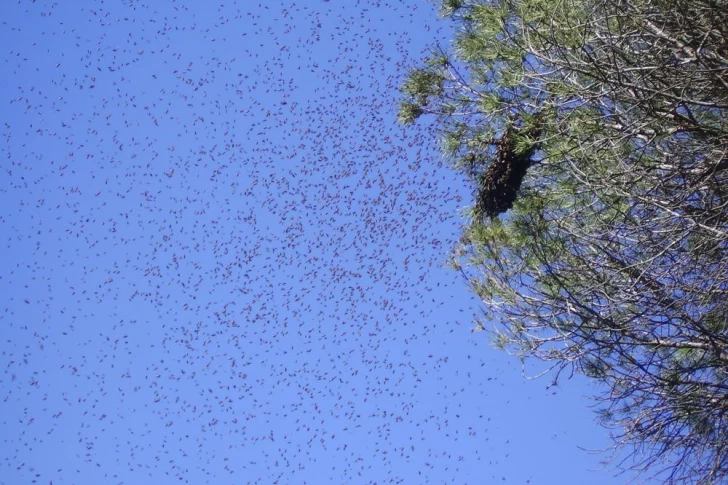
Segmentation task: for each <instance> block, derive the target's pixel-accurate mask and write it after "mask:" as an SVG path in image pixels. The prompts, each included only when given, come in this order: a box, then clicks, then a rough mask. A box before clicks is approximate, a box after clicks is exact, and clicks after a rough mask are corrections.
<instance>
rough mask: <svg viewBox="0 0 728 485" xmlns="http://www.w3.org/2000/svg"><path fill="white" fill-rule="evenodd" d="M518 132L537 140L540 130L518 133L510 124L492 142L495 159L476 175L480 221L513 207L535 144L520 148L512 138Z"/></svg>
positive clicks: (477, 208)
mask: <svg viewBox="0 0 728 485" xmlns="http://www.w3.org/2000/svg"><path fill="white" fill-rule="evenodd" d="M517 135H521V136H522V135H525V136H526V137H528V138H530V139H533V140H538V138H539V136H540V135H541V129H540V128H534V129H532V130H530V131H529V132H528V133H523V134H520V133H519V129H518V128H516V127H513V126H511V127H509V128H507V129H506V130H505V132H504V133H503V136H501V137H500V138H498V139H495V140H494V141H493V144H494V145H495V146H496V156H495V159H493V160H492V161H491V162H490V163H489V164H488V166H487V168H486V169H485V170H483V171H482V172H480V173H479V174H478V175H477V176H476V181H477V195H476V200H475V218H476V220H477V221H478V222H480V223H482V222H483V221H484V220H485V218H486V217H489V218H490V219H494V218H496V217H498V215H500V214H502V213H504V212H506V211H508V210H509V209H511V208H512V207H513V203H514V202H515V201H516V199H517V198H518V191H519V190H520V189H521V183H522V182H523V179H524V177H525V176H526V173H527V171H528V168H529V167H530V166H531V165H532V161H531V157H532V156H533V153H534V152H535V151H536V145H537V144H536V143H534V144H533V145H532V146H531V147H530V148H529V149H528V150H525V151H519V150H517V147H516V145H517V144H516V140H515V137H516V136H517Z"/></svg>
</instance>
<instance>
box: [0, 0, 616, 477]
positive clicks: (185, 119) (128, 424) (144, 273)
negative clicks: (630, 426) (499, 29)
mask: <svg viewBox="0 0 728 485" xmlns="http://www.w3.org/2000/svg"><path fill="white" fill-rule="evenodd" d="M0 20H1V25H0V45H2V51H3V53H2V69H3V71H2V72H3V75H2V76H0V93H1V95H2V99H0V106H1V107H2V108H1V109H0V118H1V119H2V124H1V125H0V130H2V143H0V156H1V158H0V165H1V168H2V177H1V178H0V244H1V245H0V248H1V252H0V254H1V255H2V257H1V258H0V332H1V334H0V368H1V369H2V373H0V458H1V461H0V484H6V485H15V484H27V483H41V484H49V483H51V482H52V483H53V484H94V485H95V484H101V483H109V484H116V483H119V484H121V483H124V484H147V483H148V484H167V483H169V484H171V483H180V482H182V483H191V484H203V483H211V484H240V483H261V484H270V483H281V484H284V483H289V484H304V483H308V484H321V483H342V484H343V483H353V484H359V483H362V484H363V483H411V484H424V483H455V484H463V483H469V484H482V483H503V482H505V483H533V484H564V483H574V484H581V483H590V484H601V483H605V484H606V483H615V482H622V481H624V480H623V478H624V477H619V478H614V477H613V475H612V474H611V473H609V472H594V471H592V470H595V469H599V468H600V466H601V465H600V460H601V459H603V458H605V457H604V456H603V455H601V456H600V455H593V454H589V453H587V452H585V451H583V450H581V449H580V448H579V447H582V448H592V449H596V448H600V447H604V446H607V445H608V443H609V442H608V441H607V435H606V431H605V430H603V429H601V428H599V427H598V426H597V425H596V424H595V423H594V421H593V418H594V415H593V414H592V412H591V411H590V410H589V405H590V401H588V400H587V399H586V398H584V397H583V396H584V395H587V394H589V393H591V392H592V391H593V390H592V389H591V388H589V387H588V385H587V383H585V382H584V381H582V380H580V379H578V378H575V379H572V380H571V381H566V382H565V383H564V385H563V386H562V387H561V388H559V389H557V390H556V391H557V392H556V393H554V391H555V390H554V389H546V386H547V384H548V381H546V380H537V381H526V380H524V379H523V378H522V376H521V368H520V364H519V362H517V361H516V360H514V359H512V358H510V357H508V356H506V355H504V354H502V353H500V352H498V351H496V350H494V349H493V348H492V347H491V346H490V344H489V340H488V337H487V335H486V334H484V333H473V332H472V331H471V330H472V327H473V326H472V323H471V322H472V317H473V315H474V314H475V313H476V312H477V311H478V305H477V302H476V301H475V300H473V299H472V297H471V295H470V294H469V293H468V291H467V290H466V288H465V284H464V282H463V281H461V280H460V279H459V277H458V275H457V274H456V273H455V272H453V271H451V270H448V269H447V268H445V267H444V264H443V263H444V261H445V259H446V257H447V254H448V252H449V250H450V249H451V247H452V246H453V244H454V242H455V241H456V240H457V237H458V234H459V230H460V225H461V224H462V222H463V221H462V219H461V217H460V211H461V209H462V208H463V207H464V206H466V205H467V204H469V200H470V199H469V197H470V189H469V188H468V187H467V186H466V184H465V181H464V180H463V179H462V178H460V177H459V176H458V175H457V174H455V173H454V172H453V171H452V170H451V169H450V168H449V167H448V166H447V164H444V163H442V161H441V159H440V156H439V154H438V150H437V144H436V137H435V136H434V134H433V133H431V132H430V128H429V127H428V126H426V123H425V124H421V125H420V126H416V127H414V128H411V129H410V128H408V129H403V128H402V127H400V126H398V125H397V124H396V122H395V114H396V106H395V105H396V101H397V98H398V93H397V88H398V87H399V85H400V84H401V81H402V79H403V76H404V75H405V74H406V72H407V69H408V67H409V66H411V65H414V64H415V63H416V62H417V60H418V59H420V58H421V56H422V55H423V52H424V49H425V48H426V47H427V46H428V45H431V44H433V43H434V42H435V41H438V40H439V41H441V42H443V43H445V44H447V42H448V38H449V36H450V34H451V33H450V32H449V30H448V29H449V25H448V24H447V23H446V22H444V21H441V20H438V19H437V14H436V10H435V8H434V7H433V6H432V5H430V4H428V3H425V2H422V1H419V0H400V1H387V2H385V1H375V0H362V1H357V0H347V1H344V0H332V1H323V0H317V1H301V0H299V1H297V2H295V3H293V2H288V1H285V2H277V1H266V2H262V3H261V4H260V5H259V3H258V2H246V1H239V2H228V1H223V2H182V1H168V0H159V1H155V2H151V1H146V2H145V1H136V0H106V1H91V0H85V1H84V0H76V1H68V2H49V1H43V0H39V1H19V2H5V4H4V5H3V7H2V12H0Z"/></svg>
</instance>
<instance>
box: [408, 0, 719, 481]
mask: <svg viewBox="0 0 728 485" xmlns="http://www.w3.org/2000/svg"><path fill="white" fill-rule="evenodd" d="M441 11H442V14H443V15H444V16H446V17H448V18H450V19H451V20H452V21H453V22H455V24H456V29H455V30H456V32H457V33H456V37H455V39H454V40H453V44H452V46H451V47H447V48H446V47H442V46H438V47H436V48H435V49H433V51H432V55H431V56H430V57H428V58H427V59H424V60H423V62H422V65H420V66H418V67H416V68H413V70H412V71H411V73H410V75H409V77H408V78H407V80H406V82H405V84H404V86H403V93H404V96H405V99H404V100H403V101H402V103H401V106H400V120H401V121H402V122H403V123H412V122H415V121H416V120H417V119H418V118H419V117H421V116H423V115H432V116H433V117H434V119H435V121H436V123H438V126H439V129H440V131H441V133H442V143H441V147H442V151H443V154H444V156H445V157H447V158H449V159H450V160H451V161H452V163H453V166H454V167H455V168H456V169H458V170H461V171H462V172H463V173H465V174H467V176H468V177H469V179H470V180H471V181H472V185H473V193H474V197H473V206H472V209H471V210H470V212H469V214H468V215H469V217H468V220H467V223H466V224H465V225H464V228H463V235H462V238H461V241H460V244H459V246H458V248H457V249H456V250H455V253H454V256H453V259H452V263H453V266H454V267H455V268H456V269H457V270H459V271H461V272H462V274H463V275H464V277H465V278H466V280H467V281H468V283H469V285H470V287H471V288H472V290H473V291H474V292H475V293H476V294H477V295H478V296H479V297H480V298H481V300H482V301H483V304H484V305H483V311H484V314H483V317H482V319H480V320H479V321H478V325H480V326H482V327H483V328H485V327H490V323H491V322H492V323H493V324H494V325H493V327H492V331H493V332H494V334H495V340H496V343H497V344H498V345H499V346H501V347H503V348H505V349H507V350H509V351H511V352H514V353H516V354H517V355H519V356H520V357H521V358H523V359H529V358H530V359H537V360H539V361H543V362H546V363H548V364H550V369H551V373H550V375H551V376H552V378H553V379H554V380H558V379H559V378H560V377H562V376H563V375H565V374H564V371H567V373H569V372H572V371H576V372H581V373H583V374H585V375H587V376H589V377H591V378H594V379H596V380H598V381H599V382H600V383H601V384H602V386H601V388H602V389H603V393H602V394H600V395H599V396H597V399H599V400H600V407H599V412H600V417H601V420H602V422H603V424H605V425H607V426H609V427H611V428H613V429H614V439H615V447H616V449H617V450H620V449H627V450H628V455H629V457H628V458H627V459H625V460H623V461H622V462H621V465H622V466H624V467H626V468H633V469H637V470H640V471H645V472H648V473H652V474H656V475H659V476H660V477H662V478H664V479H665V478H666V480H667V481H668V482H680V483H701V484H702V483H704V484H708V483H719V482H722V481H725V480H728V320H727V318H728V258H727V257H726V254H727V253H726V249H728V248H727V244H728V188H727V186H726V183H727V182H728V118H727V117H726V115H727V114H728V4H726V2H725V1H723V0H477V1H473V0H444V1H443V2H442V5H441Z"/></svg>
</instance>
